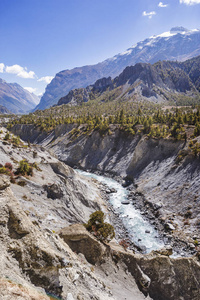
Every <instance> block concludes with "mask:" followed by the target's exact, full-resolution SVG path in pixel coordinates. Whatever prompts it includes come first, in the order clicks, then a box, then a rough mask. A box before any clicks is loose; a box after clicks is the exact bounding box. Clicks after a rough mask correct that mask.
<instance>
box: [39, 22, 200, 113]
mask: <svg viewBox="0 0 200 300" xmlns="http://www.w3.org/2000/svg"><path fill="white" fill-rule="evenodd" d="M197 55H200V30H199V29H193V30H187V29H186V28H183V27H174V28H172V29H171V30H170V31H168V32H164V33H162V34H159V35H155V36H151V37H149V38H147V39H145V40H144V41H140V42H138V43H137V44H135V45H133V46H132V47H130V48H128V49H127V50H126V51H124V52H122V53H119V54H117V55H115V56H114V57H112V58H109V59H106V60H105V61H103V62H101V63H98V64H96V65H91V66H83V67H79V68H74V69H72V70H64V71H61V72H59V73H58V74H56V76H55V77H54V79H53V80H52V81H51V83H50V84H49V85H47V87H46V91H45V93H44V95H43V96H42V98H41V101H40V103H39V104H38V106H37V107H36V109H45V108H48V107H50V106H52V105H54V104H56V103H57V102H58V100H59V99H60V98H61V97H63V96H65V95H66V94H68V92H69V91H70V90H72V89H74V88H80V87H86V86H88V85H90V84H93V83H94V82H95V81H96V80H97V79H99V78H102V77H108V76H111V77H112V78H114V77H116V76H117V75H119V74H120V73H121V72H122V71H123V70H124V69H125V68H126V67H127V66H132V65H135V64H136V63H138V62H149V63H155V62H157V61H159V60H178V61H185V60H187V59H189V58H192V57H195V56H197Z"/></svg>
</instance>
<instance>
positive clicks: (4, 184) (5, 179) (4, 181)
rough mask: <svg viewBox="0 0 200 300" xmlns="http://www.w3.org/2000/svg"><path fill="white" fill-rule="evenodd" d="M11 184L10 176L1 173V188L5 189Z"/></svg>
mask: <svg viewBox="0 0 200 300" xmlns="http://www.w3.org/2000/svg"><path fill="white" fill-rule="evenodd" d="M9 186H10V180H9V177H8V176H6V175H0V190H5V189H6V188H7V187H9Z"/></svg>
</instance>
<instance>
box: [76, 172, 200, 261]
mask: <svg viewBox="0 0 200 300" xmlns="http://www.w3.org/2000/svg"><path fill="white" fill-rule="evenodd" d="M75 170H76V169H75ZM78 172H79V173H80V174H82V175H84V176H86V177H91V178H94V179H96V180H97V184H98V187H99V188H100V190H101V195H102V198H103V199H104V200H105V201H106V203H107V206H108V211H109V212H110V213H109V219H110V222H111V223H112V224H113V226H114V228H115V231H116V239H117V241H118V242H122V241H126V244H127V245H128V248H129V249H131V250H133V251H134V252H136V253H137V252H139V253H149V252H150V251H152V250H159V249H160V248H163V247H167V248H169V247H171V248H172V250H173V257H179V256H182V257H188V256H192V255H194V254H195V253H196V252H197V251H196V249H195V247H193V245H191V244H188V243H187V241H185V240H184V239H183V240H182V239H179V238H178V237H177V236H176V235H174V233H173V227H170V228H169V227H167V226H166V224H165V222H163V219H162V218H160V217H159V215H158V208H159V207H156V208H155V207H153V206H152V207H151V206H150V205H149V204H148V201H147V200H146V199H145V196H144V195H142V194H141V193H139V192H138V191H137V187H136V186H135V185H134V184H133V183H132V182H131V181H127V180H124V179H123V178H121V177H119V176H112V175H110V174H106V176H104V174H102V173H101V172H99V171H96V172H94V173H90V172H89V170H87V172H85V171H83V170H82V171H80V170H79V171H78ZM109 175H110V176H109ZM113 177H114V178H113ZM114 180H115V181H116V182H117V183H118V184H114V186H113V181H114ZM118 185H119V186H120V188H121V189H122V190H123V191H124V193H123V192H122V193H121V195H120V197H121V200H120V201H121V202H122V203H124V204H121V203H120V202H119V199H117V200H115V198H118V195H116V192H117V190H116V187H117V186H118ZM123 185H125V186H127V185H128V186H127V187H123ZM118 188H119V187H118ZM116 201H117V206H119V205H120V204H121V206H119V207H116V205H113V202H116ZM115 204H116V203H115ZM120 207H121V211H120ZM124 208H126V211H130V210H131V209H133V211H134V214H133V212H132V214H133V215H132V216H131V213H130V212H129V213H128V214H124V213H123V212H122V211H123V209H124ZM135 214H136V215H135ZM133 218H135V219H136V220H139V224H137V221H135V220H134V225H132V226H131V224H130V223H131V222H132V220H133ZM141 220H142V222H141ZM143 224H145V225H143ZM169 226H170V223H169ZM139 227H141V228H139ZM143 227H144V228H143ZM137 230H138V231H139V232H136V231H137ZM149 238H150V240H151V242H149ZM153 240H154V241H153ZM122 243H123V242H122ZM149 243H150V244H151V243H155V245H153V246H150V245H149ZM147 245H149V246H147Z"/></svg>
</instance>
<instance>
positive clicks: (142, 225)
mask: <svg viewBox="0 0 200 300" xmlns="http://www.w3.org/2000/svg"><path fill="white" fill-rule="evenodd" d="M76 171H78V172H79V173H80V174H82V175H84V176H87V177H91V178H94V179H96V180H97V181H99V182H101V183H102V184H104V185H107V186H108V187H109V188H113V189H115V190H116V192H115V193H111V194H109V202H110V204H111V205H112V207H113V210H114V212H115V213H117V214H118V215H119V218H120V219H121V220H122V223H123V225H124V227H125V229H126V230H127V231H128V234H129V238H130V240H131V241H132V242H133V243H134V244H136V245H137V246H139V247H141V248H146V251H145V252H146V253H149V252H151V251H152V250H156V249H160V248H162V247H164V243H163V242H162V241H161V240H160V239H159V237H158V232H157V231H156V230H155V229H154V228H153V226H152V225H151V224H150V223H149V222H148V221H147V220H145V218H144V217H143V216H142V215H141V213H140V211H139V210H138V209H135V207H134V205H133V204H132V203H131V201H130V204H122V202H124V201H125V202H126V201H129V199H128V193H129V191H128V190H127V189H126V188H124V187H123V186H122V185H121V184H120V183H118V182H117V181H116V180H114V179H111V178H108V177H105V176H100V175H96V174H93V173H89V172H85V171H81V170H76Z"/></svg>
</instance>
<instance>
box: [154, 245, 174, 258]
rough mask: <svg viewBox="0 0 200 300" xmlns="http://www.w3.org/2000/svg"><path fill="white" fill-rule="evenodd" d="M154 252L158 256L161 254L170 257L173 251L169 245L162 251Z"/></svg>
mask: <svg viewBox="0 0 200 300" xmlns="http://www.w3.org/2000/svg"><path fill="white" fill-rule="evenodd" d="M155 252H156V253H158V254H161V255H165V256H170V255H172V253H173V250H172V247H171V246H170V245H168V246H166V247H164V248H162V249H159V250H156V251H155Z"/></svg>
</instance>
